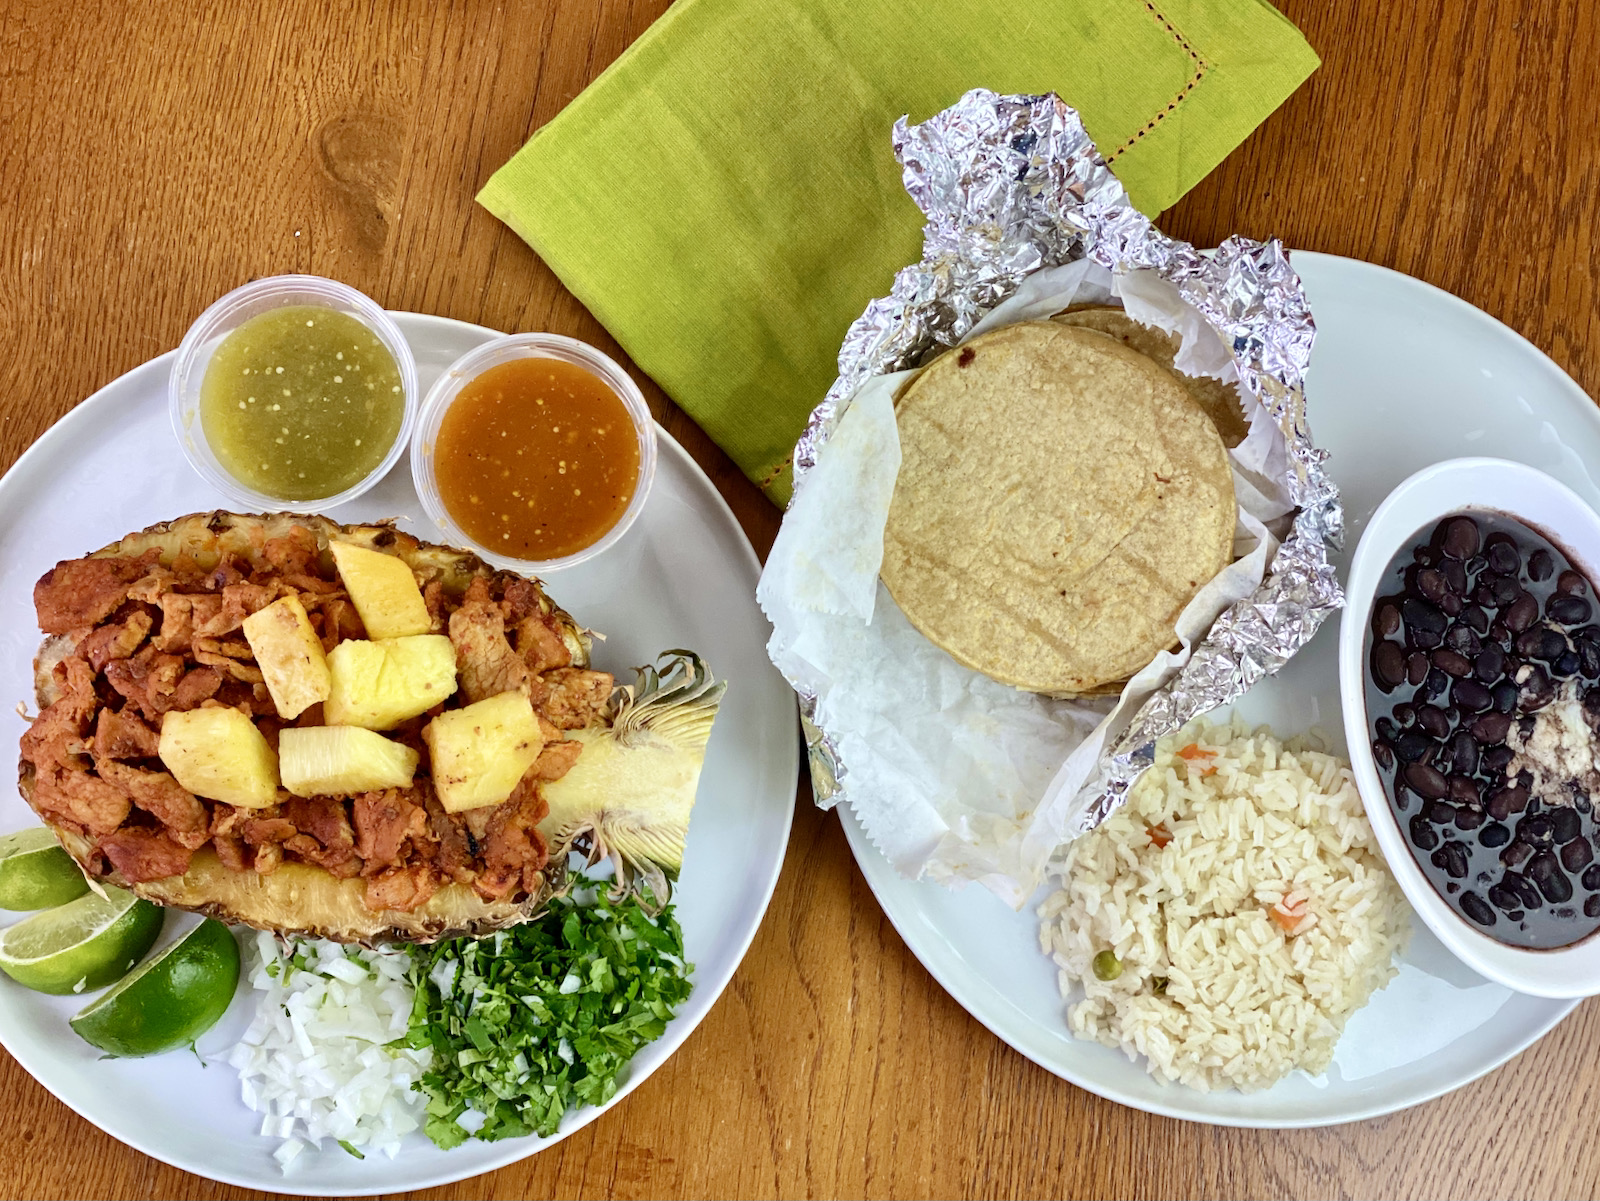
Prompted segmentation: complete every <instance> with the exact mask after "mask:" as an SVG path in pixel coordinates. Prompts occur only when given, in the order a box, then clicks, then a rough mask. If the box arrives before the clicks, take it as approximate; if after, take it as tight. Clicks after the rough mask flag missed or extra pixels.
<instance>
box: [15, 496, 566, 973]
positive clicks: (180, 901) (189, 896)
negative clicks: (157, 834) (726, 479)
mask: <svg viewBox="0 0 1600 1201" xmlns="http://www.w3.org/2000/svg"><path fill="white" fill-rule="evenodd" d="M297 525H298V526H303V527H305V528H306V529H308V530H310V531H311V532H312V533H313V534H315V535H316V537H317V541H318V543H319V544H320V545H321V547H322V551H323V554H324V555H326V556H327V557H328V565H329V566H330V567H331V563H332V556H331V554H330V553H329V552H328V550H327V545H328V541H329V539H330V538H332V537H335V536H337V537H338V538H340V539H342V540H344V541H349V542H356V543H358V544H360V545H362V546H368V547H371V548H372V549H374V550H381V551H383V552H384V553H386V554H392V555H396V556H398V557H400V558H402V559H404V560H405V561H406V562H407V563H408V564H410V565H411V566H412V567H413V568H417V569H434V570H437V572H438V573H439V578H440V580H441V582H442V583H443V585H444V589H445V592H446V593H447V594H448V595H450V596H452V597H456V598H459V597H460V596H461V595H462V594H463V593H464V592H466V590H467V587H468V585H469V584H471V583H472V581H473V579H475V578H477V577H483V578H486V579H492V578H494V577H495V576H496V575H507V576H509V575H511V574H512V573H510V572H500V571H498V570H497V569H496V568H493V567H491V566H489V565H488V564H487V563H485V562H484V561H483V560H482V559H480V558H478V557H477V556H476V555H474V554H471V553H470V552H468V551H463V550H455V549H452V548H450V547H447V546H438V545H434V544H432V543H427V542H422V541H420V540H418V539H417V538H414V537H412V536H411V535H410V534H406V533H402V532H401V531H399V530H397V529H395V528H394V527H393V526H391V525H387V524H376V525H339V524H338V523H336V522H333V521H330V520H328V519H327V518H325V517H318V516H305V515H299V514H293V513H269V514H261V515H254V514H238V513H225V512H216V513H195V514H191V515H190V516H187V517H180V518H178V519H177V520H175V521H164V522H161V523H160V524H158V525H153V526H151V527H150V528H149V529H146V530H141V531H140V532H138V533H136V534H129V535H128V536H127V537H126V538H123V539H121V540H120V541H118V542H114V543H112V544H111V545H110V546H107V547H104V548H102V549H101V550H98V551H96V552H94V555H93V556H91V557H94V558H104V557H112V556H120V555H134V556H137V555H141V554H144V553H145V552H146V551H148V550H150V549H151V548H156V549H159V550H160V552H161V563H162V564H163V565H164V566H168V567H170V566H171V565H172V563H173V562H174V560H176V559H177V557H178V556H179V555H180V554H188V555H190V556H192V557H193V558H194V559H195V561H196V562H198V563H199V564H200V566H201V567H202V568H210V567H212V566H215V564H216V563H217V562H218V561H219V560H220V559H221V557H222V555H223V554H224V553H231V554H233V555H235V556H237V557H238V558H241V559H247V560H250V561H251V562H253V563H258V564H259V563H263V562H264V560H263V559H262V557H261V554H262V547H263V546H264V545H265V543H266V542H267V540H268V539H271V538H278V537H282V536H284V535H285V534H287V533H288V531H289V529H290V528H291V527H293V526H297ZM554 613H555V615H556V617H557V619H558V622H559V625H560V628H561V636H562V641H563V642H565V643H566V645H567V649H568V651H569V652H570V653H571V655H572V661H573V663H574V664H575V665H578V666H587V665H588V662H589V644H588V639H587V637H586V636H585V635H584V633H583V632H582V630H581V629H580V628H579V626H578V624H577V623H576V622H575V621H573V620H572V618H571V617H570V616H569V615H568V614H566V613H565V612H563V611H562V610H561V609H560V608H559V607H556V608H554ZM73 649H74V643H73V641H72V640H71V639H70V637H68V636H66V635H58V636H55V637H52V638H48V639H46V640H45V643H44V645H43V646H42V647H41V648H40V651H39V656H38V658H37V659H36V660H35V661H34V688H35V692H36V699H37V703H38V705H39V706H40V708H43V707H44V706H46V705H48V704H50V703H51V702H52V701H54V700H55V699H56V696H57V690H56V686H55V681H54V678H53V676H52V674H51V669H52V668H53V667H54V666H55V664H56V663H57V662H58V661H59V660H60V659H61V658H63V657H64V656H66V655H68V654H71V653H72V651H73ZM34 783H35V781H34V769H33V765H32V764H30V763H28V762H26V761H24V762H23V763H22V767H21V773H20V776H19V779H18V787H19V788H20V789H21V792H22V796H23V798H24V799H25V800H27V801H28V802H29V803H30V804H31V803H32V800H33V791H34ZM45 824H46V825H48V826H50V828H51V829H52V830H53V831H54V832H55V835H56V837H57V838H58V839H59V840H60V841H61V845H62V846H63V847H65V848H66V849H67V851H68V853H69V854H71V855H72V856H73V858H75V859H76V860H77V861H78V863H79V864H80V865H82V866H83V867H84V868H85V871H88V870H89V858H90V854H91V852H92V849H93V848H92V844H90V843H89V842H87V841H85V840H84V839H83V838H81V837H80V836H78V835H77V834H76V833H74V832H73V831H71V830H68V829H65V828H63V827H61V826H60V825H58V824H56V823H53V822H50V821H49V820H48V819H45ZM564 864H565V860H564V858H563V857H562V856H552V859H551V862H550V865H549V867H548V868H547V869H546V873H545V876H546V878H545V884H544V887H543V888H541V889H539V890H537V892H536V893H535V894H534V895H531V896H529V897H528V898H526V899H525V900H523V901H521V902H518V903H511V902H505V901H499V902H488V901H485V900H483V898H481V897H480V896H478V894H477V893H475V892H473V891H472V889H470V888H467V887H464V886H463V885H460V884H450V885H447V886H445V887H444V888H441V889H440V890H439V891H438V892H437V893H436V894H435V895H434V896H433V897H432V898H431V899H430V900H428V901H427V903H425V904H423V905H421V906H419V907H418V908H417V909H416V910H414V911H412V912H409V913H405V912H401V911H398V910H383V911H380V912H374V911H372V910H369V909H368V908H367V907H366V905H365V904H364V902H363V900H362V896H363V892H364V888H365V882H364V881H363V880H360V879H340V878H338V877H336V876H334V875H333V874H331V873H329V872H327V871H324V870H323V869H321V868H318V867H313V866H311V865H309V864H304V863H295V862H285V863H283V864H282V865H281V866H280V867H279V868H278V869H277V870H276V871H274V872H272V873H271V874H269V875H265V876H261V875H257V874H256V873H255V872H235V871H230V870H229V869H227V868H226V867H224V866H223V865H222V863H221V861H220V860H218V859H217V857H216V855H215V854H214V853H213V852H212V851H211V849H210V848H209V847H207V848H205V849H203V850H202V851H200V852H198V853H197V854H196V855H195V856H194V859H193V860H192V862H191V864H190V867H189V870H188V871H187V872H186V873H184V874H183V875H182V876H171V877H168V878H166V879H163V880H151V881H147V882H145V883H141V884H129V883H128V882H127V881H125V880H124V879H122V877H121V876H120V874H119V873H117V872H116V871H114V870H113V871H109V872H102V873H100V874H99V879H101V880H103V881H104V882H106V883H108V884H115V885H117V886H118V887H122V888H128V889H130V890H131V891H133V892H134V893H136V894H138V895H139V896H142V897H147V898H148V899H150V900H152V901H155V902H157V903H159V904H162V905H169V906H171V907H173V908H175V909H188V910H193V911H195V912H198V913H204V914H206V915H208V916H211V917H217V918H221V919H222V920H224V921H229V922H242V923H244V924H245V925H249V926H254V927H256V928H257V929H262V930H273V931H276V932H278V933H280V934H304V935H310V936H314V937H320V938H333V939H337V940H339V941H341V942H360V943H373V942H382V941H405V942H432V941H433V940H435V939H439V938H448V937H454V936H456V935H463V934H465V935H474V936H477V935H483V934H488V933H491V932H493V931H495V930H500V929H504V928H505V927H507V926H512V925H516V924H518V923H520V922H525V921H527V920H529V919H530V918H532V917H534V916H536V915H537V914H538V913H539V912H540V911H542V910H543V908H544V906H545V904H546V903H547V902H548V900H549V898H550V896H551V895H552V893H553V891H554V889H555V888H556V887H559V886H560V885H561V883H562V882H563V881H564V877H565V872H564Z"/></svg>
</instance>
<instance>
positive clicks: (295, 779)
mask: <svg viewBox="0 0 1600 1201" xmlns="http://www.w3.org/2000/svg"><path fill="white" fill-rule="evenodd" d="M418 758H419V756H418V755H417V752H416V751H414V750H412V749H411V748H410V747H408V746H402V745H401V744H400V743H398V742H391V741H390V740H389V739H387V738H385V737H384V736H383V735H382V734H374V733H373V732H372V731H371V730H363V729H362V728H361V727H360V726H306V727H304V728H302V729H288V730H284V731H283V732H282V733H281V734H279V735H278V770H279V771H280V772H281V773H282V775H283V786H284V787H285V788H287V789H288V790H289V791H290V792H292V793H294V794H295V796H351V795H353V794H355V793H358V792H372V791H373V790H375V789H379V788H409V787H411V778H412V777H413V776H414V775H416V772H417V759H418Z"/></svg>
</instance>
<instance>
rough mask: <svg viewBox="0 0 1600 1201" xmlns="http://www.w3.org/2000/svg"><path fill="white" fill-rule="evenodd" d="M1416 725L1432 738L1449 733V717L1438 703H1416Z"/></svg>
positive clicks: (1443, 736)
mask: <svg viewBox="0 0 1600 1201" xmlns="http://www.w3.org/2000/svg"><path fill="white" fill-rule="evenodd" d="M1417 725H1418V726H1419V727H1420V728H1421V729H1423V730H1424V731H1426V732H1427V733H1428V734H1430V735H1432V736H1433V737H1434V738H1445V737H1446V736H1448V735H1449V733H1450V719H1449V718H1448V717H1446V716H1445V712H1444V710H1443V709H1441V708H1439V706H1438V705H1418V706H1417Z"/></svg>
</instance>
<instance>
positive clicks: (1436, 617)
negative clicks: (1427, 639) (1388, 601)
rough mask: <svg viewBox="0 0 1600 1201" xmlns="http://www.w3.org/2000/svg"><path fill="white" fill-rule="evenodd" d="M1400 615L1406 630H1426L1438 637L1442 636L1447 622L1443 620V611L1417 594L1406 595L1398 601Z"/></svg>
mask: <svg viewBox="0 0 1600 1201" xmlns="http://www.w3.org/2000/svg"><path fill="white" fill-rule="evenodd" d="M1400 616H1401V617H1403V618H1404V619H1405V623H1406V629H1407V630H1408V631H1410V630H1413V629H1416V630H1426V631H1427V632H1428V633H1430V634H1436V635H1438V636H1439V637H1440V638H1443V637H1444V628H1445V626H1446V625H1448V624H1449V622H1447V621H1446V620H1445V616H1444V614H1443V613H1441V612H1439V610H1438V609H1437V608H1436V607H1435V606H1433V605H1431V604H1429V603H1428V602H1427V601H1425V600H1423V599H1422V598H1421V597H1417V596H1408V597H1406V598H1405V600H1403V601H1402V602H1400ZM1434 645H1435V646H1437V645H1438V643H1437V642H1436V643H1434Z"/></svg>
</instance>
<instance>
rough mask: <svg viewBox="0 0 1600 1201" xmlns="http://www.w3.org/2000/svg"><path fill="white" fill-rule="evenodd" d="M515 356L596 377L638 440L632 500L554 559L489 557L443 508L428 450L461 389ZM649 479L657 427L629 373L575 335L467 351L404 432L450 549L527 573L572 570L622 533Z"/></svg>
mask: <svg viewBox="0 0 1600 1201" xmlns="http://www.w3.org/2000/svg"><path fill="white" fill-rule="evenodd" d="M518 359H558V360H560V361H561V362H563V363H570V364H572V365H573V366H575V367H579V368H582V369H583V370H585V371H587V372H588V373H589V374H590V375H593V376H595V377H596V378H597V379H599V380H600V382H601V383H603V384H604V385H605V386H606V387H608V388H609V389H610V390H611V391H612V392H614V393H615V394H616V396H617V398H618V399H619V400H621V401H622V406H623V408H625V409H626V410H627V412H628V418H629V420H630V421H631V422H632V423H633V432H634V436H635V437H636V438H637V439H638V442H639V479H638V482H637V483H636V484H635V485H634V489H633V498H632V499H631V500H630V501H629V502H628V507H627V508H626V509H624V510H623V512H622V516H621V517H619V518H617V522H616V524H615V525H613V526H612V527H611V528H610V529H609V530H607V531H606V532H605V533H604V534H602V535H601V536H600V537H599V538H597V539H596V540H595V541H593V542H591V543H590V544H589V545H588V546H585V547H583V548H582V549H581V550H576V551H573V552H572V553H571V554H569V555H563V556H561V557H559V558H554V559H519V558H514V557H512V556H509V555H505V554H500V553H496V552H495V551H493V550H491V549H490V548H489V547H487V546H484V545H483V543H481V542H479V541H477V540H476V539H475V538H472V537H470V536H469V535H468V534H467V532H466V531H465V530H464V529H462V528H461V525H460V523H459V522H457V521H456V520H455V518H454V517H452V516H451V515H450V510H449V509H447V508H446V507H445V503H444V498H443V496H442V495H441V494H440V491H439V481H438V477H437V474H436V472H435V463H434V449H435V445H436V444H437V442H438V438H439V426H440V424H441V423H442V422H443V421H444V415H445V413H447V412H448V411H449V409H450V406H451V405H452V404H453V403H454V402H455V400H456V397H458V396H459V395H460V394H461V390H462V389H463V388H465V387H466V386H467V385H468V384H469V383H471V382H472V381H473V380H474V379H476V378H477V377H478V376H479V375H482V374H483V373H484V372H485V371H487V370H489V369H490V368H491V367H498V366H500V365H501V364H502V363H510V362H513V361H515V360H518ZM655 474H656V423H655V420H654V418H652V417H651V416H650V408H649V406H648V405H646V404H645V400H644V396H643V395H642V394H641V393H640V391H639V388H638V385H636V384H635V383H634V382H633V380H632V379H631V378H629V376H628V373H627V372H626V371H624V370H623V369H622V368H621V367H620V366H618V365H617V364H616V362H614V361H613V360H612V359H610V358H608V357H607V356H606V355H603V354H601V353H600V352H599V351H598V350H596V349H595V348H594V347H592V346H589V345H588V344H586V343H583V342H579V341H578V340H576V339H575V338H566V337H562V336H561V335H560V334H505V335H503V336H502V337H498V338H495V339H493V340H492V341H489V342H485V343H484V344H483V345H482V346H479V347H478V348H477V349H475V350H471V351H468V352H467V353H466V354H464V355H462V356H461V357H460V358H459V359H457V360H456V361H455V362H454V363H452V364H450V366H449V368H448V369H446V371H445V373H444V374H443V375H442V376H440V377H439V380H438V382H437V383H435V384H434V385H433V388H432V389H431V390H430V391H429V392H428V395H427V397H426V399H424V400H423V402H422V409H421V411H420V412H419V413H418V414H417V425H416V430H415V431H414V432H413V433H412V435H411V478H412V480H413V481H414V482H415V484H416V487H417V495H418V496H420V497H421V498H422V507H423V509H424V510H425V511H426V512H427V514H428V516H429V517H431V518H432V519H433V522H434V524H435V525H437V526H438V527H439V529H440V530H442V531H443V532H444V535H445V540H446V541H447V542H449V543H450V544H451V545H452V546H462V547H467V548H469V549H471V550H473V551H476V552H477V553H478V554H479V555H480V556H481V557H483V558H484V559H486V560H488V561H489V562H491V563H493V564H495V565H496V566H498V567H505V568H509V569H511V570H513V571H520V572H525V573H529V574H535V573H538V574H543V573H548V572H552V571H559V570H561V569H562V568H565V567H572V566H574V565H576V564H578V563H582V562H584V561H585V560H588V559H592V558H594V557H595V556H596V555H598V554H600V553H602V552H603V551H605V550H606V549H607V548H609V547H611V546H614V545H615V544H616V543H617V542H618V540H620V539H621V538H622V536H623V535H624V534H625V533H627V532H628V527H629V526H631V525H632V524H633V523H634V521H635V519H637V518H638V516H639V513H640V511H641V510H642V509H643V508H644V503H645V498H646V497H647V496H648V495H649V492H650V485H651V483H652V482H654V480H655Z"/></svg>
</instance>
